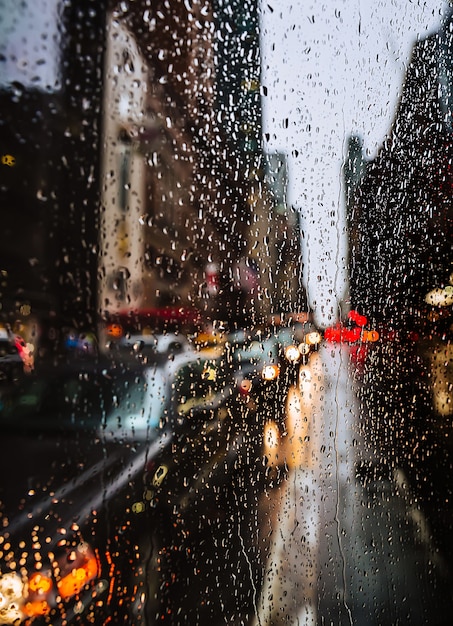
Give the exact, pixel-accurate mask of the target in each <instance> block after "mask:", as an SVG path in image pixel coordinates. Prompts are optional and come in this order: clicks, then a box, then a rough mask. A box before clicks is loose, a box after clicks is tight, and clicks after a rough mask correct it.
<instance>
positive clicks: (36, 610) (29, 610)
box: [23, 600, 50, 617]
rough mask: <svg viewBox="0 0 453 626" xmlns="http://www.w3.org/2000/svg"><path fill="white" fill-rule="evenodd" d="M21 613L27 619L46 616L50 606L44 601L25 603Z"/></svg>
mask: <svg viewBox="0 0 453 626" xmlns="http://www.w3.org/2000/svg"><path fill="white" fill-rule="evenodd" d="M23 611H24V613H25V615H26V616H27V617H36V616H37V615H47V613H49V612H50V606H49V605H48V603H47V602H46V601H45V600H38V601H35V602H27V603H26V604H25V605H24V607H23Z"/></svg>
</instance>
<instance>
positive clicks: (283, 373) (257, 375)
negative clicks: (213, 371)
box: [227, 318, 322, 477]
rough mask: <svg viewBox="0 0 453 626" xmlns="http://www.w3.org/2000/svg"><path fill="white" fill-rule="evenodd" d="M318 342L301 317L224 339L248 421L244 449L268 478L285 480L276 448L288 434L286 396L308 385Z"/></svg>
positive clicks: (314, 330) (281, 460) (315, 334)
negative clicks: (311, 356)
mask: <svg viewBox="0 0 453 626" xmlns="http://www.w3.org/2000/svg"><path fill="white" fill-rule="evenodd" d="M321 340H322V335H321V333H320V332H319V331H318V330H317V329H316V328H315V326H314V325H313V324H312V323H311V321H310V320H309V319H305V318H304V319H302V320H301V321H300V320H299V319H298V318H296V319H294V318H290V319H289V321H288V323H287V324H283V323H279V324H278V325H274V327H272V328H270V329H268V330H266V331H262V332H259V333H253V334H251V333H247V332H245V331H240V332H236V333H234V334H232V335H231V336H230V337H229V338H228V341H227V345H228V349H229V353H230V359H231V361H232V362H233V363H234V364H235V368H236V382H237V386H238V390H239V398H240V399H241V403H242V411H243V413H244V415H245V418H244V419H245V421H246V422H247V428H246V429H245V433H246V436H247V439H248V445H247V446H245V447H244V449H245V450H247V449H248V450H249V454H250V456H251V457H253V458H254V459H255V461H256V460H258V465H259V466H262V467H263V468H264V470H265V474H266V475H267V476H268V477H275V475H276V474H279V473H281V475H284V470H285V459H284V455H283V454H280V456H279V454H278V450H277V449H276V448H277V447H278V442H280V441H282V440H283V439H284V437H285V434H286V433H287V415H288V401H289V400H288V398H289V394H290V391H291V390H292V389H301V388H302V387H304V385H306V377H307V376H308V375H309V359H310V355H312V353H313V352H316V351H317V350H318V347H319V344H320V342H321ZM307 372H308V373H307ZM274 470H276V471H274Z"/></svg>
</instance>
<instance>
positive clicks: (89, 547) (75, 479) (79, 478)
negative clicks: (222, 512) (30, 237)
mask: <svg viewBox="0 0 453 626" xmlns="http://www.w3.org/2000/svg"><path fill="white" fill-rule="evenodd" d="M224 364H225V361H224V360H223V359H219V358H218V356H217V355H214V354H212V355H211V354H209V353H207V352H203V354H202V355H199V354H196V353H195V354H194V353H192V352H187V353H181V354H178V355H176V356H175V357H174V358H167V359H166V360H165V361H164V362H161V361H159V360H157V361H156V362H155V363H154V364H153V365H151V366H149V367H146V368H142V367H140V368H135V369H127V368H123V367H117V366H115V365H112V364H111V362H110V361H107V362H106V363H105V362H102V363H98V362H93V363H92V364H88V363H87V362H83V367H81V366H80V363H79V366H78V368H77V369H75V368H74V367H71V366H69V365H68V366H66V367H63V366H60V367H57V368H53V367H52V368H46V369H45V370H42V369H41V370H38V372H37V373H35V374H34V375H33V376H31V377H29V378H27V379H26V380H25V381H24V382H23V383H22V384H20V385H17V386H16V387H15V389H14V390H11V391H10V392H9V393H8V394H7V395H5V397H4V398H3V403H2V407H1V410H0V423H1V424H2V427H3V437H2V444H3V449H2V454H1V455H0V458H1V462H0V471H1V472H2V475H3V476H4V480H3V485H2V486H1V487H0V503H1V504H0V515H1V518H2V531H1V533H0V572H1V576H0V590H1V588H2V586H3V589H4V596H3V604H2V606H0V623H3V624H18V623H21V622H25V621H27V623H30V621H34V622H36V623H43V624H44V623H52V624H63V623H65V624H76V623H81V624H82V623H83V624H85V623H88V622H90V623H105V620H110V621H112V622H113V623H120V622H121V623H133V622H134V621H135V620H136V619H138V618H137V614H138V613H139V612H143V611H144V606H143V602H144V600H143V598H149V593H147V591H148V588H149V586H150V585H152V584H154V583H152V582H151V583H150V581H149V580H147V576H148V572H147V571H146V567H145V564H144V561H146V556H145V555H143V554H140V551H139V550H138V548H137V546H140V547H141V549H143V546H144V545H148V547H149V543H150V541H151V538H153V537H162V535H160V532H161V529H159V528H158V527H156V525H158V524H159V523H162V520H161V519H160V520H159V519H158V518H156V517H155V516H154V517H153V515H152V513H153V512H154V511H155V509H156V507H155V506H154V504H155V503H154V502H151V498H149V497H148V496H147V495H146V494H147V493H148V494H149V492H148V491H147V489H146V486H147V483H146V482H144V476H145V472H146V471H148V474H149V471H150V467H151V465H152V464H154V465H155V466H156V468H157V467H164V466H165V463H167V466H168V470H167V474H168V480H167V483H166V485H165V486H164V490H165V498H166V502H167V503H168V505H169V506H170V504H171V506H172V507H173V506H178V507H180V510H185V511H187V509H188V508H190V507H192V506H193V505H194V501H195V500H197V496H195V499H194V498H192V497H191V496H192V494H198V496H199V499H198V502H200V498H201V500H203V499H204V494H205V493H207V492H208V491H209V490H210V489H211V488H213V487H214V484H215V482H216V481H218V482H219V483H220V482H221V481H223V482H225V481H227V480H228V476H227V474H226V470H227V469H228V468H227V465H228V463H230V462H231V463H234V455H235V449H234V446H233V445H232V444H231V436H232V435H231V433H232V416H233V413H232V412H231V411H228V409H227V407H228V406H229V401H230V399H231V398H232V394H233V388H234V379H233V377H232V375H231V371H229V370H228V368H227V367H225V366H224ZM225 463H226V464H225ZM11 468H14V473H13V474H12V473H11ZM160 471H161V472H162V471H163V470H160ZM9 474H11V475H12V476H13V479H12V480H7V479H6V477H7V476H8V475H9ZM203 476H205V477H206V480H204V479H203V478H202V477H203ZM208 476H209V477H210V478H209V479H208V478H207V477H208ZM162 493H164V492H162ZM188 495H190V497H187V496H188ZM150 505H151V506H150ZM153 524H154V527H153ZM152 575H153V574H152V572H151V576H152ZM155 576H156V580H157V579H158V574H155ZM155 584H156V585H157V586H158V583H155ZM149 601H150V602H151V603H152V599H150V600H149ZM2 620H3V621H2Z"/></svg>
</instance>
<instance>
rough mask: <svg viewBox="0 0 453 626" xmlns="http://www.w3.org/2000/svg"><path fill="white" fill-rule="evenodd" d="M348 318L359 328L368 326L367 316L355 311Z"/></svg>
mask: <svg viewBox="0 0 453 626" xmlns="http://www.w3.org/2000/svg"><path fill="white" fill-rule="evenodd" d="M348 318H349V319H350V320H351V321H352V322H354V324H357V326H360V327H361V328H363V327H364V326H366V325H367V324H368V319H367V318H366V317H365V315H360V313H358V312H357V311H354V310H352V311H350V312H349V313H348Z"/></svg>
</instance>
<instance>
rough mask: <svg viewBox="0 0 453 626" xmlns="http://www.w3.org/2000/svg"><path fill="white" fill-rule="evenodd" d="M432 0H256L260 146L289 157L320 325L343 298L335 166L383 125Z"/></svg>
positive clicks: (424, 30) (371, 143) (441, 8)
mask: <svg viewBox="0 0 453 626" xmlns="http://www.w3.org/2000/svg"><path fill="white" fill-rule="evenodd" d="M445 7H446V3H445V2H439V0H426V1H423V0H376V1H374V2H371V1H369V0H321V1H319V0H316V1H314V2H306V1H303V0H278V2H277V0H262V3H261V16H262V26H261V28H262V71H263V76H262V82H263V85H264V86H266V88H267V93H268V95H267V96H266V97H265V98H264V101H263V106H264V111H263V116H264V117H263V126H264V132H265V133H268V134H269V141H267V142H266V144H265V149H266V150H269V151H272V150H281V151H283V152H285V153H286V154H287V155H288V167H289V191H288V193H289V202H290V204H291V205H293V206H295V207H297V208H298V209H299V210H300V211H301V214H302V225H303V229H304V232H305V245H304V252H303V262H304V280H305V284H306V286H307V289H308V294H309V301H310V304H311V306H312V307H313V309H314V311H315V317H316V320H317V321H318V323H319V324H320V325H322V326H325V325H327V324H329V323H330V322H331V321H332V319H335V317H336V315H337V312H338V306H337V304H338V301H339V300H341V299H344V298H346V297H347V272H346V267H345V264H346V251H347V237H346V231H345V227H344V202H343V190H342V187H341V180H342V176H341V166H342V162H343V158H344V153H345V142H346V141H347V138H348V136H349V135H351V134H359V135H360V136H361V137H362V138H363V141H364V144H365V148H366V151H367V156H368V157H369V158H370V157H372V156H373V155H375V154H376V151H377V149H378V148H379V146H380V145H381V144H382V142H383V140H384V138H385V136H386V134H387V133H388V132H389V129H390V126H391V123H392V120H393V116H394V113H395V107H396V104H397V102H398V98H399V94H400V91H401V86H402V82H403V79H404V74H405V66H406V63H407V61H408V60H409V57H410V53H411V49H412V46H413V44H414V42H415V40H416V39H417V37H423V36H425V35H426V34H428V33H429V32H432V31H434V30H436V29H437V28H438V27H439V26H440V23H441V17H442V16H443V15H444V12H445Z"/></svg>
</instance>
